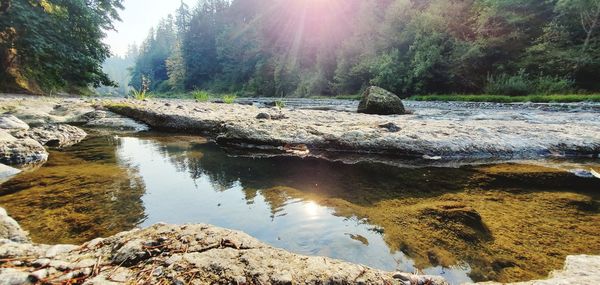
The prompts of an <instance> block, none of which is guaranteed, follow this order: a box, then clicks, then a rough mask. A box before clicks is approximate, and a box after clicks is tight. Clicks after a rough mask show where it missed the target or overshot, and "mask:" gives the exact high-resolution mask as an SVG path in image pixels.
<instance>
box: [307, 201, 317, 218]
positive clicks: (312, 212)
mask: <svg viewBox="0 0 600 285" xmlns="http://www.w3.org/2000/svg"><path fill="white" fill-rule="evenodd" d="M304 212H306V215H307V216H310V217H316V216H317V215H318V214H319V205H317V203H315V202H313V201H309V202H306V203H305V204H304Z"/></svg>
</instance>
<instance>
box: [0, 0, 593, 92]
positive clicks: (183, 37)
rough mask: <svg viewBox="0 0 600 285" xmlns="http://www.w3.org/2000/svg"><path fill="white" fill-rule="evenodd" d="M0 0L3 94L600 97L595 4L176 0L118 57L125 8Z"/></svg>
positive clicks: (108, 0) (59, 0)
mask: <svg viewBox="0 0 600 285" xmlns="http://www.w3.org/2000/svg"><path fill="white" fill-rule="evenodd" d="M1 2H2V5H0V6H1V7H2V8H0V15H1V16H0V62H1V66H0V81H2V82H0V83H1V85H0V89H2V91H5V92H6V91H18V90H19V89H25V90H29V91H31V90H40V91H44V92H49V91H50V92H51V91H67V92H81V91H82V90H85V89H86V88H88V87H99V86H105V87H104V88H100V89H96V90H98V91H99V92H100V93H112V94H114V93H121V94H123V93H126V92H128V90H130V88H135V89H138V90H139V89H140V88H141V85H142V82H147V83H149V84H148V85H149V89H150V91H151V92H154V93H166V94H176V93H182V92H189V91H195V90H208V91H211V92H214V93H233V94H236V95H238V96H277V97H286V96H290V97H291V96H293V97H305V96H334V95H345V94H357V93H359V92H360V91H361V90H363V89H364V88H365V87H366V86H369V85H377V86H380V87H383V88H385V89H388V90H390V91H392V92H394V93H396V94H398V95H400V96H402V97H406V96H410V95H415V94H501V95H528V94H568V93H582V94H583V93H594V92H596V93H597V92H598V91H600V32H599V30H600V0H501V1H500V0H200V1H198V3H197V4H196V5H195V6H194V7H189V6H187V5H185V4H184V3H183V2H182V4H181V6H180V7H179V9H177V11H175V13H174V14H173V15H171V16H168V17H166V18H165V19H163V20H161V21H160V22H159V23H157V25H156V26H155V28H153V29H152V30H151V31H150V32H149V34H148V37H147V39H146V40H145V41H144V42H143V43H141V45H140V46H139V47H134V48H132V49H131V50H130V52H129V53H128V54H127V55H126V56H124V57H123V56H114V57H112V58H109V56H110V52H109V49H108V47H107V46H106V45H105V44H103V43H102V42H101V40H102V37H103V36H104V34H105V31H107V30H110V29H112V28H113V22H114V21H117V20H118V11H119V9H121V8H122V5H121V0H88V1H79V0H43V1H28V0H2V1H1ZM140 13H143V11H140ZM65 23H69V24H68V25H66V24H65ZM107 58H108V60H107ZM109 75H110V76H109ZM126 85H130V86H131V87H129V86H126ZM107 86H108V87H117V88H107Z"/></svg>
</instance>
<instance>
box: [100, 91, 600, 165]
mask: <svg viewBox="0 0 600 285" xmlns="http://www.w3.org/2000/svg"><path fill="white" fill-rule="evenodd" d="M106 107H107V108H108V109H109V110H111V111H113V112H115V113H118V114H120V115H123V116H127V117H130V118H133V119H135V120H138V121H141V122H144V123H146V124H148V125H149V126H151V127H153V128H156V129H160V130H165V131H172V132H184V133H202V134H206V133H208V134H212V135H214V136H215V137H216V138H217V142H219V143H222V144H231V145H238V146H243V147H250V148H262V149H264V148H268V147H271V148H274V149H279V150H283V151H287V150H292V151H296V150H298V149H300V150H302V153H310V152H312V151H345V152H353V153H384V154H394V155H407V156H416V157H423V156H428V157H441V158H449V159H453V158H511V159H512V158H515V159H516V158H519V159H521V158H539V157H543V156H591V157H598V155H599V154H600V123H598V122H597V121H590V120H588V115H589V114H577V113H573V114H560V121H557V120H553V119H554V118H555V116H557V114H552V113H548V114H546V113H540V114H538V117H536V119H535V120H527V119H519V118H516V119H510V118H508V119H507V118H501V119H500V118H493V117H490V118H475V117H470V118H467V119H463V120H457V119H456V118H453V117H448V118H429V117H428V116H424V115H422V114H418V113H417V114H413V115H403V116H396V115H392V116H380V115H368V114H358V113H350V112H332V111H318V110H295V109H278V108H270V109H265V108H259V107H256V106H246V105H239V104H215V103H195V102H191V101H189V102H180V104H178V103H177V102H169V101H160V100H150V101H147V102H143V101H122V102H111V103H108V104H107V105H106ZM261 113H265V114H268V115H269V116H266V115H263V116H258V115H259V114H261ZM513 115H514V114H513ZM578 116H581V118H579V117H578ZM273 118H277V119H273ZM538 119H539V120H538Z"/></svg>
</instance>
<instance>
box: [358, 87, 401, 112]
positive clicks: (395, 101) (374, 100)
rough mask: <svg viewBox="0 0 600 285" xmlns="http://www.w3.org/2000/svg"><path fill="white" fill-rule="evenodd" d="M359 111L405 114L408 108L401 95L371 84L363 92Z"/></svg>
mask: <svg viewBox="0 0 600 285" xmlns="http://www.w3.org/2000/svg"><path fill="white" fill-rule="evenodd" d="M358 112H359V113H365V114H374V115H403V114H405V113H406V110H405V109H404V104H402V100H400V97H398V96H397V95H395V94H394V93H391V92H389V91H387V90H385V89H383V88H380V87H376V86H371V87H369V88H367V90H365V92H364V93H363V95H362V99H361V101H360V104H359V105H358Z"/></svg>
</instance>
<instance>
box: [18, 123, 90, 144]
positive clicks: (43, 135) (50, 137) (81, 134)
mask: <svg viewBox="0 0 600 285" xmlns="http://www.w3.org/2000/svg"><path fill="white" fill-rule="evenodd" d="M14 135H15V137H18V138H31V139H33V140H36V141H37V142H39V143H40V144H42V145H45V146H49V147H59V148H60V147H68V146H72V145H74V144H76V143H78V142H80V141H82V140H83V139H84V138H85V137H86V136H87V133H86V132H85V131H84V130H82V129H80V128H78V127H74V126H70V125H63V124H59V125H55V124H48V125H44V126H41V127H36V128H32V129H30V130H29V131H26V132H25V131H21V132H18V133H15V134H14Z"/></svg>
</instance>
